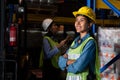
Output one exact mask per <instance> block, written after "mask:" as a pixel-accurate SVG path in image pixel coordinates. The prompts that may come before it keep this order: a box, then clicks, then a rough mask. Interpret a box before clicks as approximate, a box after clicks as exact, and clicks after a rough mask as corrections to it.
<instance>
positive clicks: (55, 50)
mask: <svg viewBox="0 0 120 80" xmlns="http://www.w3.org/2000/svg"><path fill="white" fill-rule="evenodd" d="M43 49H44V52H45V57H46V58H51V57H52V56H53V55H55V54H57V53H58V52H59V49H58V48H57V47H54V48H51V46H50V44H49V41H48V40H47V39H46V38H44V39H43Z"/></svg>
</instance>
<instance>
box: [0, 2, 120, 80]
mask: <svg viewBox="0 0 120 80" xmlns="http://www.w3.org/2000/svg"><path fill="white" fill-rule="evenodd" d="M119 4H120V1H119V0H1V1H0V15H1V16H0V67H1V68H0V80H42V71H41V70H40V69H39V58H40V51H41V48H42V39H43V35H44V33H45V32H44V31H43V28H42V26H41V24H42V21H43V20H44V19H45V18H52V19H53V20H54V21H55V22H56V23H57V24H58V25H59V26H61V27H60V28H61V29H60V31H62V33H60V34H59V36H58V39H59V40H62V39H63V38H64V37H66V35H68V34H70V35H73V36H76V35H77V34H76V32H75V29H74V20H75V18H74V16H73V15H72V12H73V11H76V10H78V9H79V8H80V7H82V6H89V7H91V8H93V10H94V11H95V13H96V24H95V25H93V27H92V33H93V34H94V35H95V36H96V39H97V40H98V44H99V49H100V55H102V57H101V69H100V70H101V77H102V79H101V80H120V68H119V66H120V64H119V62H120V59H119V58H120V54H119V53H120V50H119V49H120V43H119V40H120V28H119V27H120V11H119V10H120V6H119ZM11 27H14V29H15V41H14V42H11V41H10V31H11ZM73 32H74V33H75V34H72V33H73ZM106 36H107V37H106ZM106 44H110V45H112V47H110V46H108V47H106ZM103 46H104V47H103ZM113 47H114V49H113ZM109 55H110V57H109ZM106 56H107V57H106ZM107 58H109V59H107ZM103 59H105V61H104V60H103ZM106 59H107V60H106ZM105 64H107V67H106V68H107V69H106V68H105V69H103V68H102V67H104V66H106V65H105ZM109 66H110V67H109ZM105 70H106V71H105ZM34 72H36V73H37V72H39V74H40V75H39V77H37V76H36V75H35V74H34ZM102 73H103V74H102Z"/></svg>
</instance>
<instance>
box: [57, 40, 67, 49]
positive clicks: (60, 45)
mask: <svg viewBox="0 0 120 80" xmlns="http://www.w3.org/2000/svg"><path fill="white" fill-rule="evenodd" d="M65 42H66V40H62V41H61V42H60V43H59V44H58V45H57V48H61V47H62V46H64V45H65Z"/></svg>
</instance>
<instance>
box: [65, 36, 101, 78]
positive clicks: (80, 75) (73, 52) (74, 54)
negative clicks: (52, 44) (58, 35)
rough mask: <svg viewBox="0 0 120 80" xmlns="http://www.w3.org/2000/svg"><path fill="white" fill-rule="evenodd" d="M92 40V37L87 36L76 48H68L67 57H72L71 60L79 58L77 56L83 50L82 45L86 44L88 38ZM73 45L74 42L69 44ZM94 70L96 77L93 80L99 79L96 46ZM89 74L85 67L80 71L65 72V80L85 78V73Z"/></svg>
mask: <svg viewBox="0 0 120 80" xmlns="http://www.w3.org/2000/svg"><path fill="white" fill-rule="evenodd" d="M91 39H92V40H94V39H93V38H92V37H89V38H87V39H86V40H85V41H83V42H82V44H81V45H80V46H78V47H77V48H74V49H72V48H70V49H69V50H68V59H72V60H76V59H77V58H79V56H80V55H81V54H80V53H81V52H82V51H83V49H84V46H85V45H86V43H87V42H88V41H89V40H91ZM73 45H74V42H73V43H72V45H71V46H73ZM95 60H96V61H95V70H94V71H95V72H94V74H95V75H96V79H95V80H100V72H99V69H100V62H99V56H98V48H97V46H96V59H95ZM88 74H89V68H87V69H86V70H84V71H83V72H81V73H76V74H74V73H67V77H66V80H87V75H88Z"/></svg>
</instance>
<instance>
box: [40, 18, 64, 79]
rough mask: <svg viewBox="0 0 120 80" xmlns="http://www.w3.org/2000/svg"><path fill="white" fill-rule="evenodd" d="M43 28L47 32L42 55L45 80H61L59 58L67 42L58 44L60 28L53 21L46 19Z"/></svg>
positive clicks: (41, 62)
mask: <svg viewBox="0 0 120 80" xmlns="http://www.w3.org/2000/svg"><path fill="white" fill-rule="evenodd" d="M42 27H43V29H44V30H45V31H47V33H46V34H45V35H44V37H43V48H42V50H41V53H40V67H42V69H43V80H54V79H56V80H61V79H62V77H61V76H60V75H61V70H60V68H59V67H58V57H59V56H60V55H61V53H62V52H61V49H60V48H61V47H63V46H64V45H65V42H66V40H62V41H61V42H60V43H59V42H58V39H57V38H58V37H57V33H58V31H59V30H58V29H59V28H58V26H57V25H56V23H55V22H54V21H53V19H50V18H47V19H45V20H44V21H43V23H42ZM41 57H42V58H41Z"/></svg>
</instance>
